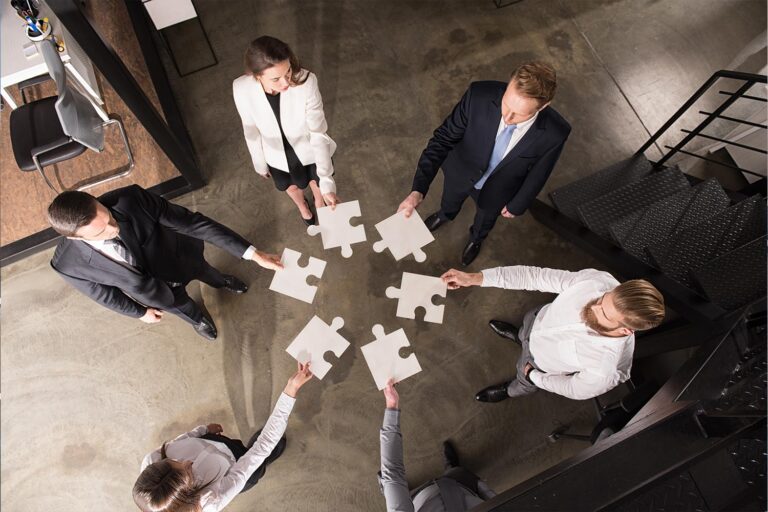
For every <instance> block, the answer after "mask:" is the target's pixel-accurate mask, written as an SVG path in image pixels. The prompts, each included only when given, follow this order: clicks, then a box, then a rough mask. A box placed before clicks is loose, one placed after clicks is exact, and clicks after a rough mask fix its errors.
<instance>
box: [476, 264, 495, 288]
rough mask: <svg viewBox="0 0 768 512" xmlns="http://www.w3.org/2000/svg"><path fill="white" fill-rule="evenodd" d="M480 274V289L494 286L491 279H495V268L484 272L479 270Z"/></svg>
mask: <svg viewBox="0 0 768 512" xmlns="http://www.w3.org/2000/svg"><path fill="white" fill-rule="evenodd" d="M480 273H481V274H483V282H482V283H480V287H481V288H490V287H492V286H494V282H493V278H494V277H495V276H494V274H495V273H496V269H495V268H487V269H485V270H481V271H480Z"/></svg>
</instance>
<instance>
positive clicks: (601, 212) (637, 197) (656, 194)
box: [578, 168, 691, 239]
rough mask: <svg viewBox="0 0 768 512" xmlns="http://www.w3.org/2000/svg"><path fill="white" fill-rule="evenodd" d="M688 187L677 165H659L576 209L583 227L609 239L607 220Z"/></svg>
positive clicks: (644, 206)
mask: <svg viewBox="0 0 768 512" xmlns="http://www.w3.org/2000/svg"><path fill="white" fill-rule="evenodd" d="M689 188H691V186H690V183H689V182H688V180H687V179H686V177H685V175H684V174H683V173H682V172H681V171H680V170H679V169H675V168H669V169H662V170H660V171H657V172H653V173H651V174H649V175H648V176H646V177H645V178H643V179H641V180H640V181H636V182H634V183H629V184H626V185H624V186H622V187H619V188H617V189H615V190H612V191H610V192H609V193H607V194H604V195H602V196H600V197H597V198H595V199H592V200H591V201H588V202H586V203H584V204H582V205H580V206H579V207H578V212H579V216H580V218H581V221H582V223H583V224H584V225H585V226H586V227H587V228H589V229H590V230H591V231H593V232H594V233H597V234H598V235H600V236H602V237H603V238H606V239H610V236H611V234H610V231H609V230H608V226H609V225H610V224H611V223H613V222H615V221H617V220H619V219H621V218H622V217H626V216H627V215H631V214H632V213H634V212H636V211H639V210H645V209H646V208H648V207H649V206H650V205H652V204H653V203H655V202H657V201H659V200H660V199H662V198H664V197H667V196H670V195H673V194H676V193H677V192H681V191H683V190H687V189H689Z"/></svg>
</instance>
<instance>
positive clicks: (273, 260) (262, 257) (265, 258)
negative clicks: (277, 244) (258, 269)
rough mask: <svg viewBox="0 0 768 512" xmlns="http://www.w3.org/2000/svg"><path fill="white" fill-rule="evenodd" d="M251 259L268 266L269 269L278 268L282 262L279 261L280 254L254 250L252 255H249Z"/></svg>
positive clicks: (260, 264)
mask: <svg viewBox="0 0 768 512" xmlns="http://www.w3.org/2000/svg"><path fill="white" fill-rule="evenodd" d="M251 259H252V260H253V261H255V262H256V263H257V264H258V265H259V266H262V267H264V268H268V269H269V270H280V269H281V268H283V264H282V263H281V262H280V256H278V255H277V254H269V253H266V252H261V251H255V252H254V253H253V256H251Z"/></svg>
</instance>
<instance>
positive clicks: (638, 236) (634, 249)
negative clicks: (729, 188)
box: [608, 178, 731, 263]
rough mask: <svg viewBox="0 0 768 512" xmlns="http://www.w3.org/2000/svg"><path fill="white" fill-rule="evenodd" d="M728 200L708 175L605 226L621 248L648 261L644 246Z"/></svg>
mask: <svg viewBox="0 0 768 512" xmlns="http://www.w3.org/2000/svg"><path fill="white" fill-rule="evenodd" d="M730 202H731V201H730V199H729V198H728V194H727V193H726V192H725V190H723V187H721V186H720V183H718V181H717V180H716V179H715V178H711V179H708V180H707V181H705V182H703V183H700V184H698V185H696V186H695V187H692V188H687V189H685V190H682V191H680V192H678V193H677V194H673V195H671V196H668V197H665V198H664V199H662V200H661V201H657V202H655V203H653V204H652V205H651V206H649V207H648V208H647V209H645V210H639V211H636V212H633V213H631V214H629V215H627V216H626V217H623V218H621V219H619V220H617V221H615V222H612V223H611V224H610V225H609V226H608V229H609V231H610V233H611V236H612V237H613V239H614V240H616V242H618V244H619V245H620V246H621V248H622V249H624V250H625V251H627V252H628V253H630V254H632V255H633V256H635V257H636V258H638V259H640V260H642V261H644V262H646V263H650V257H649V256H648V253H647V252H646V251H645V248H646V247H647V246H649V245H653V244H655V243H658V242H660V241H662V240H664V239H665V238H667V237H668V236H670V235H672V234H673V233H675V232H677V231H680V230H682V229H686V228H689V227H691V226H693V225H695V224H698V223H699V222H701V221H703V220H705V219H707V218H709V217H711V216H713V215H715V214H717V213H720V212H721V211H723V210H725V209H726V208H727V207H728V205H729V204H730Z"/></svg>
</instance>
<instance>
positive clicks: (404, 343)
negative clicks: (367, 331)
mask: <svg viewBox="0 0 768 512" xmlns="http://www.w3.org/2000/svg"><path fill="white" fill-rule="evenodd" d="M371 331H373V335H374V336H376V341H372V342H371V343H368V344H367V345H363V346H362V347H360V350H362V351H363V356H364V357H365V362H366V363H368V368H369V369H370V370H371V375H373V380H374V381H375V382H376V386H377V387H378V388H379V390H382V389H384V388H385V387H386V385H387V381H388V380H389V379H394V381H395V382H400V381H403V380H405V379H407V378H408V377H410V376H412V375H416V374H417V373H419V372H420V371H421V365H419V360H418V359H416V354H411V355H409V356H408V357H406V358H405V359H403V358H402V357H400V354H399V352H400V349H401V348H403V347H410V346H411V344H410V343H409V342H408V337H407V336H406V335H405V331H403V330H402V329H398V330H396V331H394V332H392V333H390V334H386V335H385V334H384V328H383V327H382V326H381V325H380V324H376V325H374V326H373V329H371Z"/></svg>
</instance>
